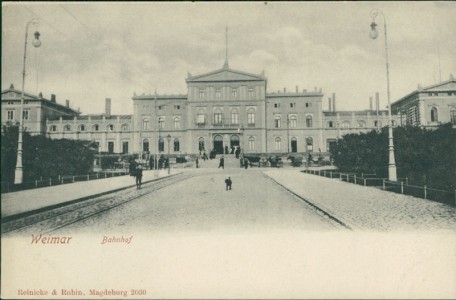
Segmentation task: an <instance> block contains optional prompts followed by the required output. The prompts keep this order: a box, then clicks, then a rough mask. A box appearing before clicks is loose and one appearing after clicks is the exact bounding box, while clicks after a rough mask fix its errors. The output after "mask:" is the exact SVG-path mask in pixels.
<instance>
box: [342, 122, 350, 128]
mask: <svg viewBox="0 0 456 300" xmlns="http://www.w3.org/2000/svg"><path fill="white" fill-rule="evenodd" d="M342 127H343V128H349V127H350V122H349V121H343V122H342Z"/></svg>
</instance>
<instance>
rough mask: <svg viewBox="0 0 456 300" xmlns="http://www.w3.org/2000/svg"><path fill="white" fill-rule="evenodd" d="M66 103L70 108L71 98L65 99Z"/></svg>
mask: <svg viewBox="0 0 456 300" xmlns="http://www.w3.org/2000/svg"><path fill="white" fill-rule="evenodd" d="M65 105H66V107H68V108H70V100H68V99H67V100H65Z"/></svg>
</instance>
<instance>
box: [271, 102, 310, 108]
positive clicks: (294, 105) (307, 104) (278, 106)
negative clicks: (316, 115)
mask: <svg viewBox="0 0 456 300" xmlns="http://www.w3.org/2000/svg"><path fill="white" fill-rule="evenodd" d="M280 104H281V103H274V108H280ZM289 104H290V108H296V102H290V103H289ZM306 107H312V103H311V102H306Z"/></svg>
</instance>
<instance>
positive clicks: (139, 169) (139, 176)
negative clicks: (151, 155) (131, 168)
mask: <svg viewBox="0 0 456 300" xmlns="http://www.w3.org/2000/svg"><path fill="white" fill-rule="evenodd" d="M142 176H143V173H142V167H141V166H138V167H137V168H136V173H135V177H136V188H137V189H140V188H141V181H142Z"/></svg>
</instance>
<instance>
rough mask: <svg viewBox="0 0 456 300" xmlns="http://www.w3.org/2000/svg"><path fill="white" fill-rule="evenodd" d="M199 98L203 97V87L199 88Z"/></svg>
mask: <svg viewBox="0 0 456 300" xmlns="http://www.w3.org/2000/svg"><path fill="white" fill-rule="evenodd" d="M199 98H200V99H204V89H200V90H199Z"/></svg>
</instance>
